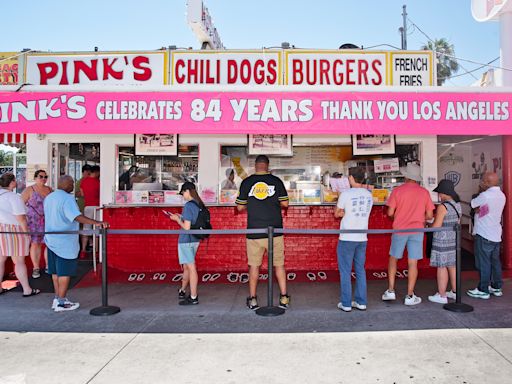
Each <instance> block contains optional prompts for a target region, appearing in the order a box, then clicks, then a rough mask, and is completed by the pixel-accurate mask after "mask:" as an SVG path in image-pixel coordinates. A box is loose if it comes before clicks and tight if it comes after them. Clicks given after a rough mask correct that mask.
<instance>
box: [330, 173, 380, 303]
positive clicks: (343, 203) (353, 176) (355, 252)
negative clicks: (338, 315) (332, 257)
mask: <svg viewBox="0 0 512 384" xmlns="http://www.w3.org/2000/svg"><path fill="white" fill-rule="evenodd" d="M364 179H365V174H364V170H363V169H362V168H360V167H354V168H350V169H349V182H350V185H351V187H352V188H350V189H349V190H347V191H345V192H342V194H341V195H340V197H339V199H338V205H337V206H336V210H335V212H334V217H341V218H342V219H341V223H340V229H368V220H369V219H370V211H371V210H372V206H373V198H372V194H371V193H370V192H368V190H367V189H366V188H363V186H362V183H363V181H364ZM367 242H368V237H367V235H366V233H341V234H340V237H339V241H338V248H337V253H338V268H339V270H340V283H341V292H340V302H339V303H338V308H339V309H341V310H342V311H344V312H350V311H351V310H352V308H357V309H359V310H363V311H364V310H365V309H366V305H367V294H366V271H365V269H364V263H365V260H366V244H367ZM352 264H354V270H355V274H356V286H355V294H354V299H355V300H354V301H352V285H351V272H352Z"/></svg>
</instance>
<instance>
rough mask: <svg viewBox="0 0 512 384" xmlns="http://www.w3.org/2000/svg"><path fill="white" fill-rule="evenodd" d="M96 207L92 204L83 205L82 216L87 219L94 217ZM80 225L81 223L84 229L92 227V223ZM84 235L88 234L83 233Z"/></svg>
mask: <svg viewBox="0 0 512 384" xmlns="http://www.w3.org/2000/svg"><path fill="white" fill-rule="evenodd" d="M96 208H98V207H95V206H92V205H89V206H87V207H85V208H84V216H86V217H88V218H89V219H94V213H95V212H96ZM96 219H97V218H96ZM82 225H83V229H85V230H88V229H92V224H82ZM85 236H88V235H85ZM89 236H90V235H89Z"/></svg>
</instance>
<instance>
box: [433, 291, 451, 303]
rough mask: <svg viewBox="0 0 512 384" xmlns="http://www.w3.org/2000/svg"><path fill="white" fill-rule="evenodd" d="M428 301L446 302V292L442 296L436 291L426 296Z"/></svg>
mask: <svg viewBox="0 0 512 384" xmlns="http://www.w3.org/2000/svg"><path fill="white" fill-rule="evenodd" d="M447 293H448V292H447ZM428 301H431V302H433V303H439V304H448V294H447V295H446V297H443V296H441V295H440V294H439V292H436V294H435V295H433V296H429V297H428Z"/></svg>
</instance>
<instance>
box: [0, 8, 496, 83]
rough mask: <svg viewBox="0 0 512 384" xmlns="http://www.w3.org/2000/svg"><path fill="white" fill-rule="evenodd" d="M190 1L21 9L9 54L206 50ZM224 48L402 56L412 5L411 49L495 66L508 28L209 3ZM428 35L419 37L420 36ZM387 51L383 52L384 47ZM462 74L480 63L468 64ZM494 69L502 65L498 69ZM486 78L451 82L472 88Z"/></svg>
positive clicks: (461, 12)
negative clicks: (396, 51)
mask: <svg viewBox="0 0 512 384" xmlns="http://www.w3.org/2000/svg"><path fill="white" fill-rule="evenodd" d="M186 2H187V1H186V0H143V1H140V0H86V1H83V0H80V1H78V0H16V1H12V2H10V4H9V7H8V12H4V14H3V17H2V30H3V38H2V40H1V42H0V52H1V51H6V52H8V51H20V50H22V49H24V48H30V49H33V50H39V51H52V52H59V51H92V50H94V47H98V48H99V50H100V51H107V50H154V49H159V48H161V47H167V46H169V45H176V46H177V47H185V48H187V47H192V48H194V49H199V48H200V43H199V42H198V41H197V39H196V38H195V36H194V34H193V33H192V30H191V29H190V27H189V26H188V25H187V22H186ZM205 3H206V6H207V7H208V9H209V11H210V14H211V15H212V17H213V20H214V24H215V26H216V27H217V30H218V32H219V34H220V37H221V39H222V42H223V44H224V46H225V47H226V48H228V49H251V48H253V49H254V48H256V49H260V48H262V47H273V46H274V47H275V46H280V45H281V43H282V42H285V41H286V42H289V43H290V44H292V45H294V46H295V47H296V48H313V49H314V48H317V49H337V48H338V47H339V46H340V45H341V44H343V43H353V44H356V45H359V46H361V45H362V46H363V47H372V46H377V45H379V46H378V47H377V48H376V49H392V48H390V47H387V46H385V45H383V44H388V45H392V46H396V47H400V34H399V32H398V28H399V27H400V26H401V25H402V5H404V4H405V5H406V6H407V13H408V18H409V19H410V20H411V21H412V22H413V23H414V24H416V26H417V27H415V26H413V24H412V23H411V21H409V22H408V36H407V43H408V49H419V48H420V47H421V46H422V45H423V44H426V43H427V42H428V38H427V37H426V36H425V35H423V34H422V33H420V31H419V29H421V30H422V31H423V32H424V33H425V34H426V35H427V36H428V37H429V38H431V39H436V38H442V37H444V38H447V39H448V40H449V42H450V43H452V44H453V45H454V47H455V53H456V56H457V57H459V58H462V59H467V60H471V61H474V62H477V63H488V62H489V61H491V60H493V59H495V58H497V57H498V56H499V25H498V23H495V22H487V23H479V22H477V21H475V20H474V19H473V17H472V15H471V4H470V1H469V0H409V1H408V0H400V1H397V0H338V1H336V0H257V1H241V0H205ZM418 27H419V29H418ZM381 45H382V46H381ZM459 64H461V65H462V67H461V68H460V70H459V72H458V73H457V74H464V73H465V72H467V71H471V70H473V69H475V68H477V67H479V65H478V64H472V63H470V62H465V61H459ZM494 65H499V61H496V62H495V63H494ZM484 71H485V69H482V70H478V71H475V72H474V73H473V76H472V75H471V74H466V75H462V76H457V77H454V78H452V79H450V80H449V81H448V82H447V83H446V85H448V86H465V85H470V84H471V83H473V82H475V81H476V79H479V78H480V76H481V74H482V72H484Z"/></svg>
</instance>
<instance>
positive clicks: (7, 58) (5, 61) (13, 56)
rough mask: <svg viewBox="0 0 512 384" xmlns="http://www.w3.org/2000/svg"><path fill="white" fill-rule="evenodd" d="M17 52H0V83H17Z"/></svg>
mask: <svg viewBox="0 0 512 384" xmlns="http://www.w3.org/2000/svg"><path fill="white" fill-rule="evenodd" d="M18 55H19V54H18V53H17V52H0V85H15V84H18Z"/></svg>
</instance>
